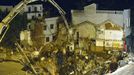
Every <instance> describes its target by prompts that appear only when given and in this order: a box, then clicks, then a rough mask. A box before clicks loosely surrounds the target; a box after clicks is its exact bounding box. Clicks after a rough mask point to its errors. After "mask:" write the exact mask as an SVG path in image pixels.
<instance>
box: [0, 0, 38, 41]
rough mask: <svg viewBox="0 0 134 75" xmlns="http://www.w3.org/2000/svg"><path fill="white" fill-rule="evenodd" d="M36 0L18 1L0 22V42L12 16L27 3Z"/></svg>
mask: <svg viewBox="0 0 134 75" xmlns="http://www.w3.org/2000/svg"><path fill="white" fill-rule="evenodd" d="M34 1H37V0H22V1H21V2H20V3H18V4H17V5H16V6H15V7H14V8H13V9H12V10H11V11H10V12H9V14H8V15H7V16H6V17H5V18H4V19H3V20H2V21H1V22H0V42H1V41H2V39H3V38H4V36H5V34H6V32H7V30H8V29H9V26H10V25H9V23H10V22H11V21H12V20H13V19H14V17H15V16H16V15H17V14H19V13H20V12H21V11H22V10H23V9H24V8H25V6H26V5H27V4H28V3H31V2H34Z"/></svg>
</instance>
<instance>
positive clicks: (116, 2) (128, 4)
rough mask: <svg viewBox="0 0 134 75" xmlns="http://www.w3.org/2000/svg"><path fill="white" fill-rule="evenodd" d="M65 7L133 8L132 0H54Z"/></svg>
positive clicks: (8, 0) (0, 0)
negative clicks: (95, 4)
mask: <svg viewBox="0 0 134 75" xmlns="http://www.w3.org/2000/svg"><path fill="white" fill-rule="evenodd" d="M20 1H21V0H0V5H15V4H17V3H18V2H20ZM55 1H57V3H58V4H59V5H60V6H62V7H63V8H64V9H65V10H66V9H75V8H76V9H77V8H78V9H82V7H83V6H85V5H88V4H91V3H97V4H99V8H100V9H126V8H134V0H55Z"/></svg>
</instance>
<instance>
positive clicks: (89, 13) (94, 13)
mask: <svg viewBox="0 0 134 75" xmlns="http://www.w3.org/2000/svg"><path fill="white" fill-rule="evenodd" d="M71 13H72V23H73V24H74V25H76V24H79V23H81V22H84V21H90V22H92V23H94V24H100V23H102V22H104V21H106V20H111V21H112V22H113V23H115V24H117V25H120V26H122V27H123V26H124V24H126V23H125V22H126V21H125V19H129V17H127V18H126V17H125V16H126V15H127V14H124V11H123V10H122V11H116V10H97V9H96V4H91V5H88V6H85V7H84V10H71ZM125 13H126V12H125Z"/></svg>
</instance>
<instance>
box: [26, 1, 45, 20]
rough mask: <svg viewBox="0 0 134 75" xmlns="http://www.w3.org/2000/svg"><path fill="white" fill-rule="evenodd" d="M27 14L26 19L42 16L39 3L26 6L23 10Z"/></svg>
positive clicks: (41, 7) (41, 8) (41, 6)
mask: <svg viewBox="0 0 134 75" xmlns="http://www.w3.org/2000/svg"><path fill="white" fill-rule="evenodd" d="M24 11H25V12H26V13H27V19H28V20H30V19H33V18H38V17H42V16H43V5H42V4H41V3H36V2H33V3H30V4H28V5H27V6H26V8H25V10H24Z"/></svg>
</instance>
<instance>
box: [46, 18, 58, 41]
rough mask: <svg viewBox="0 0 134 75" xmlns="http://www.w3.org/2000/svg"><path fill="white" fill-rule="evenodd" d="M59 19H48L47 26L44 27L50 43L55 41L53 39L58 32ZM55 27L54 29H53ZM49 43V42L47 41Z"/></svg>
mask: <svg viewBox="0 0 134 75" xmlns="http://www.w3.org/2000/svg"><path fill="white" fill-rule="evenodd" d="M58 19H59V18H58V17H53V18H46V19H45V21H46V26H45V27H44V28H45V29H44V34H45V39H47V38H49V41H48V42H51V41H53V37H54V36H55V33H56V32H57V23H58ZM51 26H53V28H51ZM46 42H47V40H46Z"/></svg>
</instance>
